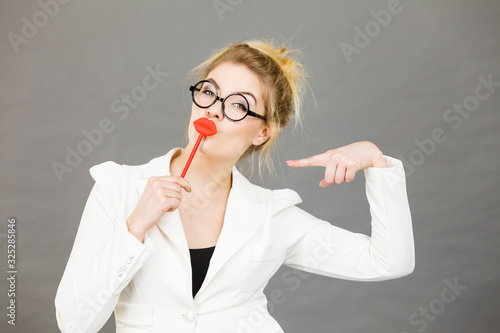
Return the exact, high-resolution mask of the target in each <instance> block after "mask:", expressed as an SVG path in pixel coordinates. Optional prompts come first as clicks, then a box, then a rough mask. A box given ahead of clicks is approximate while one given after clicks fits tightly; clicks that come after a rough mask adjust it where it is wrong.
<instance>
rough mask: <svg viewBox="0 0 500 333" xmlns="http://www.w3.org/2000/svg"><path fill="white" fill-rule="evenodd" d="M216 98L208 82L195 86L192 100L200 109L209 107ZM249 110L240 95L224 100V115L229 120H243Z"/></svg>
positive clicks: (213, 88) (212, 87) (245, 101)
mask: <svg viewBox="0 0 500 333" xmlns="http://www.w3.org/2000/svg"><path fill="white" fill-rule="evenodd" d="M216 98H217V90H216V88H215V86H214V85H213V84H212V83H210V82H200V83H198V84H197V85H196V86H195V89H194V91H193V99H194V101H195V102H196V104H198V106H200V107H209V106H210V105H212V104H213V103H214V102H215V100H216ZM248 109H249V106H248V101H247V100H246V99H245V97H243V95H241V94H231V95H229V96H228V97H226V99H225V100H224V106H223V110H224V114H225V116H226V117H227V118H229V119H231V120H241V119H243V118H245V116H246V114H247V111H248Z"/></svg>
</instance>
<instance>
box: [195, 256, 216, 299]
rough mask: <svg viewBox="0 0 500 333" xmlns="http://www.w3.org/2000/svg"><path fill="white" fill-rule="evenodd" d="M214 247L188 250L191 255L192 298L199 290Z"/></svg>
mask: <svg viewBox="0 0 500 333" xmlns="http://www.w3.org/2000/svg"><path fill="white" fill-rule="evenodd" d="M214 250H215V246H212V247H207V248H204V249H189V253H190V254H191V271H192V272H193V298H194V296H195V295H196V293H197V292H198V290H200V287H201V284H202V283H203V280H205V276H206V275H207V271H208V264H209V263H210V259H211V258H212V254H213V253H214Z"/></svg>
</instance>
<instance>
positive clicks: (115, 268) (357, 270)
mask: <svg viewBox="0 0 500 333" xmlns="http://www.w3.org/2000/svg"><path fill="white" fill-rule="evenodd" d="M195 73H197V81H200V82H198V83H196V84H193V86H191V87H190V90H191V93H192V98H193V104H192V109H191V119H190V121H189V127H188V136H189V143H188V144H187V146H186V147H185V148H184V149H179V148H175V149H172V150H171V151H170V152H168V153H167V154H166V155H164V156H161V157H158V158H155V159H153V160H151V161H150V162H149V163H147V164H144V165H140V166H126V165H118V164H116V163H114V162H105V163H103V164H100V165H97V166H94V167H92V168H91V169H90V172H91V175H92V177H93V178H94V179H95V181H96V183H95V185H94V187H93V189H92V191H91V193H90V196H89V199H88V202H87V204H86V206H85V210H84V212H83V216H82V220H81V223H80V227H79V230H78V233H77V236H76V240H75V244H74V247H73V250H72V252H71V256H70V258H69V261H68V264H67V267H66V270H65V272H64V276H63V278H62V281H61V283H60V285H59V288H58V291H57V296H56V299H55V304H56V312H57V320H58V324H59V327H60V329H61V330H62V331H63V332H97V331H98V330H99V329H100V328H101V327H102V326H103V325H104V324H105V322H106V321H107V320H108V318H109V317H110V316H111V314H112V312H113V311H114V313H115V320H116V327H117V332H217V333H221V332H283V331H282V329H281V327H280V326H279V324H278V323H277V322H276V321H275V320H274V319H273V318H272V317H271V316H270V315H269V313H268V311H267V309H266V301H267V300H266V297H265V295H264V293H263V289H264V287H265V286H266V284H267V283H268V281H269V279H270V278H271V276H272V275H273V274H274V273H275V272H276V271H277V270H278V268H279V267H280V266H281V265H282V264H283V265H286V266H289V267H294V268H297V269H301V270H304V271H307V272H311V273H315V274H321V275H325V276H330V277H336V278H342V279H350V280H365V281H376V280H386V279H393V278H397V277H401V276H404V275H407V274H409V273H411V272H412V270H413V267H414V248H413V235H412V228H411V216H410V211H409V207H408V202H407V196H406V187H405V177H404V172H403V167H402V163H401V162H400V161H398V160H396V159H393V158H390V157H386V156H384V155H383V154H382V153H381V151H380V150H379V149H378V148H377V147H376V146H375V145H374V144H372V143H370V142H358V143H353V144H351V145H348V146H345V147H341V148H338V149H333V150H330V151H327V152H325V153H323V154H319V155H315V156H312V157H309V158H306V159H301V160H289V161H287V164H288V165H289V166H291V167H308V166H323V167H325V177H324V179H323V180H322V181H321V182H320V183H319V185H320V186H329V185H331V184H333V183H337V184H340V183H342V182H344V181H345V182H350V181H352V180H353V178H354V175H355V173H356V172H357V171H359V170H365V175H366V182H367V184H366V186H367V196H368V200H369V203H370V211H371V214H372V236H371V237H368V236H365V235H361V234H354V233H351V232H349V231H346V230H343V229H340V228H337V227H335V226H333V225H331V224H330V223H329V222H325V221H322V220H319V219H317V218H315V217H314V216H312V215H310V214H308V213H307V212H305V211H303V210H301V209H299V208H298V207H296V206H295V205H296V204H298V203H299V202H300V201H301V200H300V198H299V196H298V195H297V193H296V192H294V191H292V190H275V191H271V190H267V189H264V188H261V187H259V186H256V185H253V184H251V183H250V182H248V181H247V180H246V179H245V178H244V177H243V176H242V175H241V174H240V173H239V172H238V170H237V169H236V167H235V164H236V162H237V161H239V160H240V159H241V158H242V157H245V156H249V155H251V154H256V153H257V152H259V151H260V152H259V153H260V154H259V169H261V168H260V167H261V166H262V165H264V164H266V163H267V164H269V161H270V155H269V151H270V148H272V146H273V143H274V142H275V140H276V138H277V136H278V134H279V132H280V131H281V130H282V129H283V128H284V127H285V126H286V124H287V123H288V121H289V119H290V117H291V116H292V114H293V113H294V112H295V117H296V119H299V115H300V114H299V112H300V98H301V97H300V92H301V86H302V84H301V82H303V80H302V79H303V73H302V67H301V65H300V64H299V63H298V62H297V61H296V60H295V59H294V58H293V57H292V56H291V55H290V51H288V50H286V49H285V48H280V49H278V48H275V47H273V45H272V44H271V43H267V42H261V41H249V42H244V43H238V44H233V45H230V46H229V47H227V48H225V49H223V50H221V51H220V52H218V53H216V54H215V55H214V56H212V57H211V58H209V59H208V60H207V61H205V62H204V63H202V64H201V65H200V66H198V67H197V68H195ZM197 81H194V82H197ZM194 82H193V83H194ZM203 117H206V118H208V119H209V120H211V121H213V122H214V123H215V125H216V128H217V134H216V135H213V136H209V137H205V138H204V139H203V141H202V142H201V145H200V147H199V149H198V151H197V153H196V156H195V157H194V159H193V161H192V164H191V166H190V168H189V171H188V172H187V174H186V176H185V178H181V177H180V176H179V175H180V174H181V172H182V170H183V168H184V166H185V164H186V161H187V159H188V156H189V155H190V153H191V151H192V150H193V146H194V142H195V141H196V139H197V137H198V133H197V132H196V131H195V128H194V126H193V122H194V121H195V120H197V119H199V118H203Z"/></svg>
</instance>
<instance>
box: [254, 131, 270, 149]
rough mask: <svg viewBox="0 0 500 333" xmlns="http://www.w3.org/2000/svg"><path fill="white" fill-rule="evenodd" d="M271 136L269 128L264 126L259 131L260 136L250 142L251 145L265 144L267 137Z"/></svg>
mask: <svg viewBox="0 0 500 333" xmlns="http://www.w3.org/2000/svg"><path fill="white" fill-rule="evenodd" d="M270 136H271V129H270V128H269V126H266V127H264V128H263V129H262V131H260V134H259V135H258V136H257V137H256V138H255V139H254V140H253V141H252V144H253V145H254V146H260V145H261V144H263V143H265V142H266V141H267V140H268V139H269V137H270Z"/></svg>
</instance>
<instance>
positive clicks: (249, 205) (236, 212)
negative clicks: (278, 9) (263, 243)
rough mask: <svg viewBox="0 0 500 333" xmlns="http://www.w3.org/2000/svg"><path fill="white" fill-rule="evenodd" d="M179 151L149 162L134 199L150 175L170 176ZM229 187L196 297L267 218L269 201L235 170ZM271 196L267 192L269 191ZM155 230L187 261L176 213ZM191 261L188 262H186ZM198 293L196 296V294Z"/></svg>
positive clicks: (184, 236)
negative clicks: (215, 242)
mask: <svg viewBox="0 0 500 333" xmlns="http://www.w3.org/2000/svg"><path fill="white" fill-rule="evenodd" d="M178 149H179V148H175V149H172V150H171V151H169V152H168V153H167V154H166V155H164V156H160V157H157V158H155V159H152V160H151V161H150V162H149V163H148V164H147V165H146V167H145V170H144V173H143V177H140V178H139V179H138V180H137V181H136V190H137V196H138V197H140V196H141V194H142V193H143V192H144V188H145V187H146V184H147V181H148V179H149V178H150V177H152V176H165V175H170V160H171V158H172V156H173V155H174V154H175V153H176V152H177V150H178ZM232 177H233V178H232V188H231V191H230V192H229V198H228V202H227V205H226V212H225V215H224V224H223V225H222V230H221V233H220V235H219V238H218V240H217V244H216V247H215V251H214V254H213V256H212V259H211V261H210V265H209V268H208V272H207V275H206V277H205V280H204V282H203V285H202V286H201V289H200V290H199V292H198V294H199V293H200V292H202V291H203V289H205V288H206V285H207V284H208V283H209V282H210V281H211V280H212V279H213V277H214V276H215V275H216V274H217V272H218V271H219V270H220V269H221V267H222V266H223V265H224V264H225V263H226V262H227V261H228V260H229V259H231V257H232V256H233V255H234V254H235V253H236V252H238V251H239V250H240V249H241V248H242V247H243V246H244V245H245V243H247V242H248V241H249V240H250V238H252V236H253V235H254V234H255V233H256V232H257V230H258V229H259V228H260V227H261V226H262V224H263V223H264V220H265V216H266V210H267V209H268V208H269V207H268V202H269V201H268V200H267V199H270V198H264V199H263V195H262V194H263V193H267V192H261V191H259V192H257V190H256V188H257V186H255V185H252V184H251V183H250V182H249V181H248V180H247V179H246V178H245V177H244V176H243V175H242V174H240V173H239V171H238V170H237V169H236V167H233V172H232ZM269 193H270V192H269ZM157 226H158V228H159V229H160V230H161V231H162V232H163V233H164V234H165V235H166V236H167V237H168V238H169V239H170V240H171V241H172V242H173V243H174V244H175V245H176V246H177V247H178V248H179V249H180V250H181V252H182V253H184V255H185V256H186V257H187V258H188V259H189V257H190V254H189V248H188V244H187V239H186V234H185V233H184V228H183V227H182V221H181V219H180V215H179V213H178V211H177V210H176V211H175V212H172V213H166V214H165V215H163V217H162V218H161V219H160V221H159V222H158V223H157ZM188 262H190V261H188ZM198 294H197V295H198Z"/></svg>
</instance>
